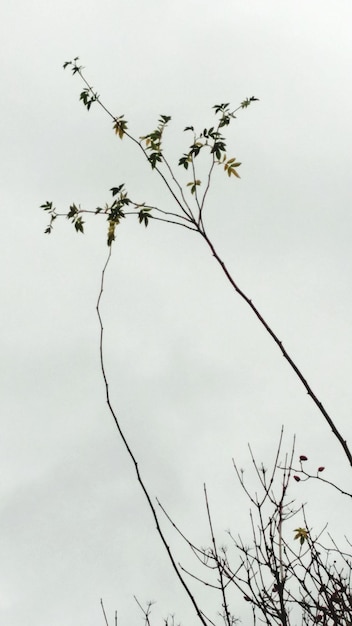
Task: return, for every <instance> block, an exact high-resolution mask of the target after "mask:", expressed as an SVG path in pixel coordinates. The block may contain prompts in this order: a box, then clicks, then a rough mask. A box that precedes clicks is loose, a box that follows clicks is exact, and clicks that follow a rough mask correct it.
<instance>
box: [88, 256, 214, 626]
mask: <svg viewBox="0 0 352 626" xmlns="http://www.w3.org/2000/svg"><path fill="white" fill-rule="evenodd" d="M111 252H112V248H111V246H110V248H109V253H108V256H107V260H106V262H105V265H104V267H103V270H102V273H101V281H100V290H99V296H98V300H97V305H96V311H97V315H98V319H99V326H100V341H99V354H100V367H101V372H102V375H103V379H104V386H105V397H106V402H107V405H108V408H109V411H110V413H111V416H112V418H113V420H114V423H115V426H116V428H117V431H118V433H119V435H120V437H121V439H122V442H123V444H124V446H125V449H126V451H127V453H128V455H129V457H130V458H131V460H132V463H133V465H134V469H135V472H136V476H137V481H138V483H139V485H140V486H141V488H142V491H143V493H144V495H145V498H146V500H147V503H148V506H149V509H150V511H151V513H152V516H153V518H154V522H155V525H156V530H157V533H158V535H159V537H160V539H161V541H162V544H163V545H164V548H165V550H166V553H167V555H168V557H169V560H170V562H171V565H172V567H173V569H174V571H175V573H176V575H177V578H178V579H179V581H180V583H181V585H182V586H183V588H184V590H185V591H186V594H187V595H188V597H189V599H190V601H191V603H192V604H193V607H194V609H195V611H196V614H197V616H198V618H199V620H200V621H201V623H202V624H203V626H207V623H206V621H205V619H204V617H203V615H202V612H201V610H200V608H199V607H198V604H197V602H196V600H195V598H194V596H193V594H192V593H191V591H190V589H189V587H188V585H187V584H186V582H185V580H184V578H183V576H182V575H181V573H180V570H179V568H178V567H177V564H176V561H175V559H174V557H173V554H172V552H171V549H170V546H169V545H168V543H167V541H166V538H165V535H164V533H163V531H162V529H161V526H160V523H159V518H158V515H157V512H156V509H155V506H154V505H153V502H152V500H151V496H150V495H149V491H148V490H147V488H146V486H145V483H144V481H143V479H142V476H141V473H140V470H139V466H138V463H137V459H136V457H135V456H134V454H133V452H132V449H131V447H130V445H129V443H128V441H127V439H126V437H125V435H124V433H123V431H122V428H121V426H120V423H119V420H118V418H117V415H116V413H115V411H114V408H113V406H112V404H111V400H110V393H109V383H108V379H107V375H106V370H105V363H104V350H103V347H104V326H103V321H102V317H101V312H100V303H101V298H102V295H103V291H104V281H105V272H106V270H107V267H108V265H109V262H110V259H111Z"/></svg>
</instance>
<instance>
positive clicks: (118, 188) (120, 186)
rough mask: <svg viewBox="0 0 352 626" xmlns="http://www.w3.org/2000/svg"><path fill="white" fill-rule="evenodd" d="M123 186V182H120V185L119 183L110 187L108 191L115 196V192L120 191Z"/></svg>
mask: <svg viewBox="0 0 352 626" xmlns="http://www.w3.org/2000/svg"><path fill="white" fill-rule="evenodd" d="M124 186H125V183H122V185H119V186H118V187H111V189H110V191H111V193H112V195H113V196H116V194H118V193H120V191H121V189H123V188H124Z"/></svg>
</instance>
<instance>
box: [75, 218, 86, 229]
mask: <svg viewBox="0 0 352 626" xmlns="http://www.w3.org/2000/svg"><path fill="white" fill-rule="evenodd" d="M83 224H84V222H83V220H82V218H81V217H78V218H77V219H76V221H75V229H76V231H77V232H78V233H84V230H83Z"/></svg>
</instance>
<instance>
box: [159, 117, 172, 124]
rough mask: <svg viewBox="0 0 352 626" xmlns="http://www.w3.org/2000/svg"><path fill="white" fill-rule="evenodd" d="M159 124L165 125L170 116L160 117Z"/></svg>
mask: <svg viewBox="0 0 352 626" xmlns="http://www.w3.org/2000/svg"><path fill="white" fill-rule="evenodd" d="M160 119H161V123H162V124H167V123H168V122H169V121H170V120H171V116H170V115H160Z"/></svg>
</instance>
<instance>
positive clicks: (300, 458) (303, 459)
mask: <svg viewBox="0 0 352 626" xmlns="http://www.w3.org/2000/svg"><path fill="white" fill-rule="evenodd" d="M299 460H300V461H308V457H307V456H306V455H305V454H301V456H300V457H299Z"/></svg>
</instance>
